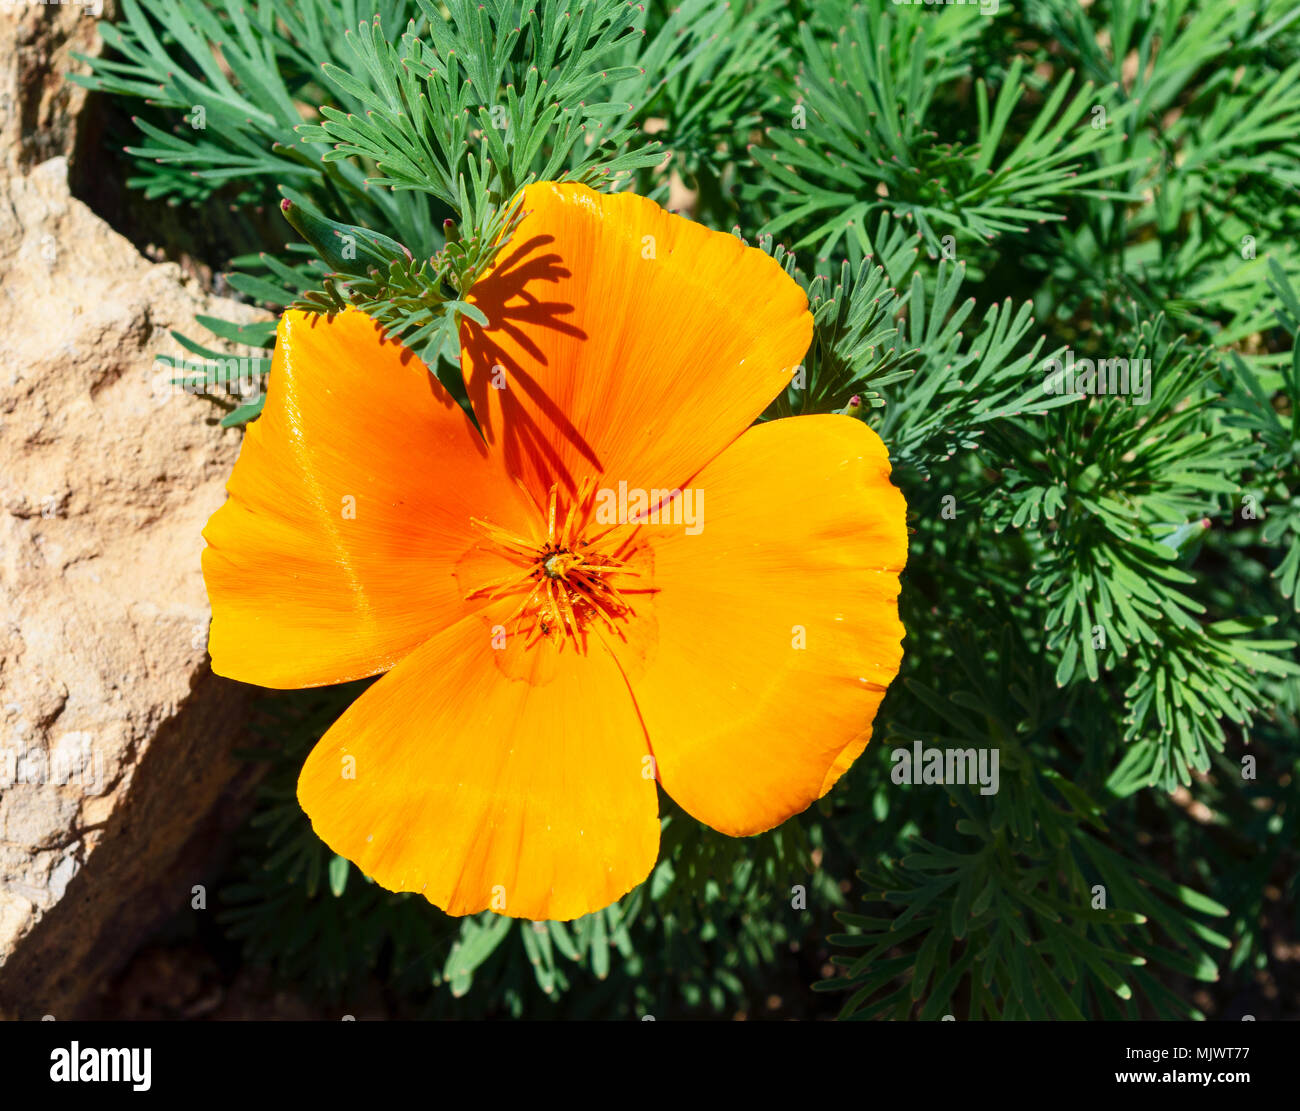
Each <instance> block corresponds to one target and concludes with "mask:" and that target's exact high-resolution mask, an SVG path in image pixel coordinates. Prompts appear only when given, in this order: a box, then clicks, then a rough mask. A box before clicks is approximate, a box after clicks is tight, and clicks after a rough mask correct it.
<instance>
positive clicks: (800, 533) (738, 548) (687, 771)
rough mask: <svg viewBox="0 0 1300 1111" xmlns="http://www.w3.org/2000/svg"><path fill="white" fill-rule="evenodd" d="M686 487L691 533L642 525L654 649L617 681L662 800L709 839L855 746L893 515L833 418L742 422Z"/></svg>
mask: <svg viewBox="0 0 1300 1111" xmlns="http://www.w3.org/2000/svg"><path fill="white" fill-rule="evenodd" d="M688 489H689V490H690V491H696V492H698V493H697V494H696V496H697V497H699V496H701V495H702V501H699V502H697V508H698V509H700V510H701V511H702V512H701V524H702V528H701V529H700V531H699V533H698V535H689V534H687V533H686V532H685V530H684V529H682V528H681V527H680V526H676V527H674V526H668V525H659V526H652V527H653V528H654V539H653V540H652V541H651V543H652V547H653V550H654V568H655V574H654V585H655V588H656V594H655V596H654V603H653V618H654V620H655V621H656V622H657V625H658V644H657V647H656V648H655V649H654V651H653V654H652V656H651V657H650V658H648V659H644V658H639V657H638V658H637V659H635V660H634V661H632V662H631V663H630V664H628V665H626V666H625V671H626V672H627V674H628V675H629V681H630V685H631V687H632V691H633V694H634V695H635V697H636V700H637V706H638V708H639V710H640V712H641V717H642V720H643V721H644V722H645V726H646V731H647V733H648V734H649V737H650V744H651V748H652V750H653V752H654V756H655V760H656V763H657V765H658V772H659V779H660V782H661V783H662V784H663V787H664V789H665V790H666V791H667V792H668V793H669V794H670V795H672V797H673V798H674V799H676V800H677V802H678V803H680V804H681V806H682V807H683V808H684V809H685V810H686V811H688V812H689V813H691V814H693V815H694V816H695V817H696V818H698V819H699V820H700V821H702V822H705V823H706V824H708V825H710V826H712V827H713V828H714V829H717V830H720V831H721V832H723V833H727V834H731V835H733V836H741V835H746V834H751V833H758V832H761V831H762V830H765V829H770V828H771V827H773V826H775V825H778V824H779V823H781V822H783V821H784V820H785V819H786V818H789V817H790V816H791V815H793V814H797V813H798V812H799V811H801V810H803V809H804V808H806V807H807V806H808V805H809V804H810V803H812V802H813V801H815V800H816V799H817V798H819V797H820V796H821V795H822V794H824V793H825V791H826V790H829V788H830V786H831V784H832V783H834V781H835V779H837V778H838V777H839V776H840V775H841V774H842V773H843V772H844V771H845V770H846V769H847V767H848V765H849V764H850V763H852V761H853V760H854V759H855V758H856V757H857V756H858V755H859V754H860V753H861V751H862V749H863V747H864V746H865V745H866V743H867V740H868V738H869V737H870V735H871V722H872V718H873V717H874V716H875V713H876V709H877V707H878V706H879V705H880V702H881V699H882V698H883V697H884V692H885V688H886V687H887V686H888V684H889V682H890V680H891V679H893V677H894V675H895V674H896V673H897V671H898V667H899V662H900V660H901V658H902V648H901V645H900V641H901V639H902V637H903V626H902V624H901V623H900V622H899V619H898V607H897V596H898V591H899V579H898V576H899V572H900V571H901V570H902V567H903V564H904V562H905V560H906V558H907V535H906V525H905V514H906V506H905V504H904V502H903V496H902V495H901V494H900V493H899V492H898V490H896V489H895V488H894V486H893V485H891V483H890V481H889V457H888V453H887V452H886V450H885V447H884V445H883V444H882V443H881V442H880V438H879V437H878V436H877V435H876V434H875V433H874V432H872V431H871V430H870V429H869V428H868V427H867V426H866V425H865V424H863V423H862V422H861V421H857V420H853V419H852V418H849V417H843V416H815V417H812V416H810V417H795V418H792V419H789V420H779V421H772V422H770V423H766V424H761V425H758V426H757V427H755V428H752V429H750V430H749V431H748V432H746V433H745V434H744V435H743V436H741V437H740V439H738V440H737V441H736V442H735V443H734V444H733V445H732V446H731V447H730V448H728V449H727V450H726V451H725V452H723V453H722V454H721V455H720V456H718V458H717V459H715V460H714V461H713V462H712V463H710V464H709V466H707V467H706V468H705V469H704V470H703V471H702V472H701V473H700V474H699V475H697V476H696V477H695V478H694V479H693V480H692V481H691V482H690V483H689V487H688ZM638 618H640V615H638ZM631 648H632V645H631V642H629V644H626V645H624V644H620V645H618V646H617V647H616V648H615V652H616V654H619V656H620V659H623V657H624V655H625V654H627V653H629V652H630V651H631Z"/></svg>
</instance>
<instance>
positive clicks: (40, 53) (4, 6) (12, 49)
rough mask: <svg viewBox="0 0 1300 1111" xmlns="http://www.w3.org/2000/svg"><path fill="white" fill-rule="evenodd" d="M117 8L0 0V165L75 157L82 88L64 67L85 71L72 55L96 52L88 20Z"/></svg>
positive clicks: (109, 2) (95, 1)
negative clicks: (58, 157) (70, 78)
mask: <svg viewBox="0 0 1300 1111" xmlns="http://www.w3.org/2000/svg"><path fill="white" fill-rule="evenodd" d="M117 9H118V0H80V2H78V0H64V2H62V3H58V2H49V3H41V2H37V0H17V2H12V0H8V2H6V0H0V168H4V169H8V170H10V171H15V170H25V169H27V168H29V167H31V166H33V165H36V164H37V163H40V162H44V161H45V160H47V159H49V158H54V157H57V156H58V155H63V156H65V157H67V158H72V157H75V155H76V154H77V149H78V134H77V121H78V120H79V118H80V116H81V114H82V110H83V108H84V107H85V105H86V98H87V95H88V94H87V91H86V90H85V89H83V88H81V87H80V86H78V85H73V84H70V83H69V82H67V81H65V80H64V79H63V78H64V74H66V73H86V72H88V70H89V67H88V66H86V65H85V63H83V62H78V61H77V60H76V59H75V58H73V57H72V55H73V54H74V53H77V54H84V55H86V56H88V57H98V56H99V54H100V53H101V52H102V50H103V43H102V42H101V40H100V38H99V34H98V33H97V31H96V30H95V25H96V19H97V17H98V16H100V15H101V14H102V16H103V17H104V18H105V19H112V18H114V17H115V15H116V13H117Z"/></svg>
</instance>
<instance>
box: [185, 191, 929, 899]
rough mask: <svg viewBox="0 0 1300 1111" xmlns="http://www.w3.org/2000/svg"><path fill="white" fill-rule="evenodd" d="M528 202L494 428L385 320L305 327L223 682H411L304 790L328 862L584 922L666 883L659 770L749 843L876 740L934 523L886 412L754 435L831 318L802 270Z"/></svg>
mask: <svg viewBox="0 0 1300 1111" xmlns="http://www.w3.org/2000/svg"><path fill="white" fill-rule="evenodd" d="M524 208H525V210H526V215H525V217H524V219H523V221H522V223H521V224H520V226H519V228H518V230H517V231H516V233H515V235H514V237H513V239H512V240H511V242H510V243H509V244H508V245H507V246H506V247H505V248H504V249H503V250H502V251H501V253H500V255H499V256H498V258H497V260H496V262H495V264H494V265H493V267H492V269H491V271H490V272H489V273H487V274H486V275H485V276H484V277H483V278H482V280H481V281H479V282H478V284H477V285H476V286H475V287H474V289H473V291H472V294H471V296H470V298H469V299H470V300H471V301H472V302H473V304H475V305H476V306H477V307H478V309H479V310H480V311H481V312H482V313H483V314H484V315H485V317H486V319H487V321H488V323H487V325H486V327H480V326H479V325H478V324H476V323H473V322H470V321H466V322H465V323H464V324H463V327H462V332H461V340H462V348H463V350H462V360H461V362H462V370H463V373H464V378H465V384H466V387H467V389H468V394H469V398H470V401H471V404H472V406H473V410H474V414H475V416H476V418H477V425H478V427H476V426H475V422H474V421H471V420H470V419H469V418H468V417H467V416H466V414H465V412H464V410H463V409H462V408H461V407H460V406H459V405H458V404H457V402H456V401H455V400H454V399H453V398H452V397H451V396H450V395H449V394H448V393H447V392H446V390H445V389H444V388H443V387H442V386H441V385H440V383H439V382H438V380H437V379H436V378H435V377H434V376H433V375H432V374H430V373H429V372H428V370H427V369H426V367H425V366H424V364H423V363H422V362H421V361H420V360H419V359H417V358H416V357H415V356H414V355H413V354H412V353H411V352H410V351H408V350H406V349H405V348H404V347H402V346H401V345H400V344H398V343H395V342H393V341H391V340H388V339H386V338H385V337H384V336H383V334H382V332H381V330H380V328H379V326H378V325H377V324H376V323H375V322H374V321H373V320H371V319H370V318H369V317H367V316H365V315H364V314H362V313H360V312H357V311H354V310H349V311H346V312H342V313H339V314H338V315H336V316H333V317H324V316H312V315H308V314H304V313H301V312H287V313H285V315H284V316H283V318H282V319H281V321H280V328H279V336H278V341H277V344H276V348H275V355H274V359H273V363H272V369H271V375H270V380H269V384H268V392H267V399H266V407H265V409H264V411H263V413H262V415H261V417H260V418H259V419H258V420H257V421H256V422H255V423H254V424H252V425H251V426H250V427H249V429H248V433H247V435H246V437H245V440H244V444H243V449H242V452H241V454H240V457H239V461H238V463H237V464H236V466H235V469H234V473H233V475H232V476H231V479H230V483H229V494H230V497H229V500H228V501H227V502H226V504H225V505H224V506H223V507H222V508H221V509H219V510H218V511H217V512H216V513H215V514H214V515H213V517H212V519H211V521H209V523H208V526H207V528H206V530H205V531H204V537H205V538H206V540H207V542H208V547H207V549H206V550H205V551H204V553H203V572H204V577H205V580H206V582H207V588H208V596H209V598H210V599H211V602H212V612H213V621H212V631H211V640H210V649H211V653H212V666H213V669H214V670H215V671H216V672H217V673H218V674H221V675H225V676H228V677H230V678H233V679H239V680H242V681H244V682H249V683H257V684H260V685H263V686H269V687H310V686H317V685H320V684H325V683H339V682H343V681H346V680H351V679H357V678H360V677H362V676H368V675H375V674H378V673H380V672H388V674H387V675H385V676H384V677H383V678H382V679H380V680H379V681H377V682H376V683H374V684H373V685H372V686H371V687H370V688H369V689H368V690H367V691H366V692H365V693H364V694H363V695H361V697H360V698H358V699H357V701H356V702H355V703H354V704H353V705H352V706H351V707H350V708H349V709H348V710H347V712H346V713H344V715H343V716H342V717H341V718H340V719H339V720H338V722H337V723H336V724H335V725H334V726H333V727H332V728H331V729H330V730H329V732H327V733H326V734H325V736H324V738H322V740H321V741H320V742H319V743H318V744H317V746H316V747H315V749H314V750H313V751H312V753H311V755H310V756H309V757H308V759H307V762H306V765H305V766H304V767H303V770H302V775H301V777H300V779H299V781H298V798H299V801H300V802H301V804H302V806H303V809H304V810H305V811H306V812H307V814H308V815H309V816H310V817H311V820H312V825H313V827H314V828H315V830H316V832H317V833H318V834H319V835H320V837H321V838H322V840H324V841H325V843H326V844H327V845H329V846H330V847H331V848H332V849H333V850H334V851H336V852H338V853H340V854H342V855H343V856H345V857H347V858H348V859H349V860H351V861H353V862H354V863H355V864H356V865H357V866H358V867H359V868H360V869H361V870H362V871H363V872H365V873H366V874H367V875H369V876H371V877H372V878H373V879H374V880H376V881H377V882H378V883H380V884H382V885H383V886H384V887H386V888H389V889H391V890H394V891H416V892H420V893H422V894H423V895H424V896H425V897H426V898H428V899H429V901H430V902H433V903H435V904H436V905H437V906H439V907H442V908H443V909H444V910H446V911H448V912H449V913H451V914H469V913H473V912H477V911H481V910H484V909H491V910H495V911H498V912H500V913H503V914H507V915H511V916H514V917H520V918H531V919H569V918H574V917H577V916H579V915H582V914H587V913H589V912H591V911H594V910H597V909H599V908H601V907H603V906H606V905H607V904H609V903H611V902H613V901H614V900H616V899H617V898H619V897H620V896H621V895H623V894H625V893H626V892H628V891H629V890H631V889H632V888H633V887H635V886H636V885H637V884H639V883H641V882H642V881H643V880H644V879H645V878H646V876H647V875H648V874H649V873H650V870H651V868H652V867H653V866H654V862H655V859H656V856H657V853H658V845H659V818H658V800H657V794H656V786H655V784H656V780H657V781H658V782H659V783H660V784H662V786H663V788H664V790H665V791H667V792H668V794H670V795H671V796H672V797H673V798H674V799H675V800H676V801H677V802H678V803H679V804H680V805H681V806H682V808H683V809H684V810H686V811H687V812H688V813H690V814H692V815H693V816H694V817H696V818H698V819H699V820H700V821H702V822H704V823H706V824H708V825H710V826H712V827H713V828H714V829H717V830H720V831H722V832H723V833H727V834H730V835H732V836H743V835H746V834H753V833H759V832H761V831H763V830H766V829H770V828H772V827H773V826H776V825H778V824H779V823H781V822H783V821H785V819H787V818H789V817H790V816H792V815H794V814H797V813H799V812H800V811H801V810H803V809H805V808H806V807H807V806H808V805H809V804H810V803H812V802H813V801H815V800H816V799H818V798H820V797H821V796H822V795H824V794H825V793H826V792H827V791H828V790H829V789H830V787H831V785H832V784H833V783H834V782H835V781H836V780H837V779H838V778H839V777H840V775H842V774H843V772H844V771H845V770H846V769H847V768H848V767H849V765H850V764H851V763H852V762H853V760H854V759H856V758H857V756H858V755H859V754H860V753H861V752H862V750H863V748H864V746H865V745H866V743H867V740H868V738H869V737H870V734H871V721H872V718H873V717H874V715H875V712H876V709H877V707H878V706H879V704H880V701H881V699H882V697H883V696H884V692H885V688H886V686H887V685H888V684H889V682H890V680H891V679H892V678H893V677H894V675H895V674H896V672H897V670H898V666H899V662H900V659H901V654H902V650H901V646H900V641H901V639H902V636H903V628H902V625H901V624H900V623H899V620H898V613H897V595H898V591H899V580H898V576H899V572H900V571H901V569H902V567H903V563H904V560H905V558H906V547H907V541H906V533H905V527H904V515H905V506H904V503H903V498H902V495H901V494H899V492H898V491H897V490H896V489H895V488H894V487H893V486H892V485H891V484H890V481H889V459H888V454H887V452H886V450H885V447H884V445H883V444H882V443H881V441H880V438H879V437H878V436H877V435H876V434H875V433H874V432H872V431H871V430H870V429H869V428H868V427H867V426H866V425H865V424H863V423H862V422H860V421H857V420H854V419H852V418H850V417H846V416H839V415H825V416H805V417H795V418H791V419H786V420H775V421H770V422H766V423H762V424H758V425H754V424H753V422H754V421H755V419H756V418H757V417H758V416H759V414H761V413H762V411H763V410H764V408H766V406H767V404H768V403H769V402H770V401H771V399H772V398H773V397H774V396H776V394H777V393H778V392H779V391H780V390H782V389H784V388H786V386H787V385H789V383H790V380H791V374H792V371H793V370H794V368H795V366H796V364H797V363H798V362H799V360H800V359H801V358H802V357H803V354H804V352H805V351H806V350H807V348H808V345H809V342H810V338H811V334H812V319H811V317H810V314H809V312H808V305H807V300H806V298H805V297H804V294H803V292H802V291H801V290H800V288H799V286H798V284H797V283H796V282H794V281H793V280H792V279H791V278H790V277H789V276H788V275H787V274H786V273H785V272H784V271H783V270H782V268H781V267H780V266H779V265H778V264H777V263H776V262H774V261H773V260H772V259H771V258H769V257H768V256H767V255H765V254H763V253H762V252H761V251H758V250H755V249H753V248H749V247H745V246H744V245H743V244H742V243H740V241H739V240H737V239H735V238H734V237H732V236H730V235H725V234H721V233H718V232H713V231H709V230H707V229H705V228H704V227H702V226H700V225H698V224H695V223H692V222H690V221H688V220H685V219H682V218H680V217H677V216H674V215H671V214H669V213H667V212H665V211H663V210H662V209H661V208H659V207H658V206H657V205H655V204H654V203H652V202H650V201H648V200H646V199H644V198H642V197H638V196H635V195H632V194H628V193H619V194H614V195H603V194H599V193H595V192H593V191H592V190H590V189H588V188H586V187H585V186H581V185H574V184H555V183H550V182H544V183H540V184H537V185H533V186H530V187H528V189H527V190H526V194H525V199H524ZM751 426H752V427H751Z"/></svg>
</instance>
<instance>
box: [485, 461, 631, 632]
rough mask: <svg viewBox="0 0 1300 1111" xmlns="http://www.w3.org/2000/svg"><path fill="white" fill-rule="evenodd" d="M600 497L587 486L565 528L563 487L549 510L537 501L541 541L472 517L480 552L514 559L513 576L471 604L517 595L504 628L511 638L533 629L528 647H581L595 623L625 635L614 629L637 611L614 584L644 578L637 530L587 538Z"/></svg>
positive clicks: (591, 482)
mask: <svg viewBox="0 0 1300 1111" xmlns="http://www.w3.org/2000/svg"><path fill="white" fill-rule="evenodd" d="M521 486H522V484H521ZM595 490H596V481H595V479H593V478H587V479H584V480H583V482H582V483H581V484H580V485H579V487H578V492H577V495H576V496H575V497H574V498H573V499H572V500H571V501H570V502H569V505H568V507H567V509H566V511H565V512H564V514H563V518H564V519H563V522H561V520H560V517H561V513H560V508H561V507H560V493H559V487H558V485H553V486H552V487H551V491H550V497H549V499H548V502H547V507H546V509H545V510H544V511H543V510H542V508H541V507H540V506H538V505H537V504H536V502H533V505H534V508H536V509H537V511H538V513H539V515H540V517H541V519H542V522H543V524H544V528H545V538H544V539H542V540H537V539H529V538H526V537H520V536H515V535H514V534H512V533H510V532H508V531H507V530H505V529H503V528H501V527H500V526H498V525H494V524H491V523H490V522H488V521H481V520H479V519H478V518H472V519H471V523H472V524H473V526H474V528H475V529H476V530H477V531H478V532H479V533H481V534H482V535H483V537H484V538H485V541H486V543H485V544H481V545H479V547H481V548H487V549H488V550H490V551H492V552H495V553H496V554H497V555H499V556H502V557H503V558H505V559H507V560H509V561H510V562H511V563H513V564H514V565H515V569H514V570H513V571H512V572H511V573H509V574H507V575H504V576H502V577H501V578H498V579H493V580H492V581H491V582H487V583H484V584H483V585H482V586H480V587H477V588H476V589H474V590H471V591H470V592H469V593H468V594H466V595H465V597H466V599H471V598H487V599H489V600H495V599H498V598H508V597H514V596H517V597H518V598H519V604H518V605H517V606H516V607H515V610H514V612H513V613H511V615H510V616H509V617H508V618H506V621H505V624H506V626H507V627H509V626H511V625H512V624H513V629H512V630H511V631H513V632H517V631H519V630H521V629H526V630H528V639H527V641H526V643H527V644H531V643H532V642H533V641H534V640H536V639H537V638H539V637H547V638H549V639H550V640H552V641H553V642H556V643H557V644H559V645H561V646H562V645H563V644H564V643H565V642H566V641H567V642H569V643H572V644H573V645H575V646H576V647H582V646H583V645H584V644H585V641H586V631H587V629H588V627H589V626H590V625H591V624H592V623H593V622H600V623H602V624H603V625H604V626H605V627H606V628H608V629H609V630H610V631H611V632H613V633H615V634H616V635H619V636H621V635H622V634H621V632H620V630H619V628H618V626H617V625H616V622H618V621H622V620H625V619H626V618H627V617H628V616H630V615H631V613H632V607H631V606H630V605H629V603H628V601H627V599H626V598H625V597H624V596H623V595H622V594H621V593H620V592H619V589H618V587H617V586H616V585H615V583H614V581H613V580H615V579H616V578H618V577H619V576H628V575H639V574H640V572H639V571H638V570H636V569H634V568H633V567H631V566H630V564H629V562H628V556H629V555H630V554H631V553H630V552H629V551H628V550H627V549H628V547H629V543H630V541H631V536H632V533H633V532H634V531H635V526H629V525H612V526H608V527H605V528H602V529H600V530H599V531H597V532H589V531H588V528H587V526H588V523H589V522H590V518H591V508H592V495H593V494H594V492H595ZM525 492H527V491H526V490H525ZM529 500H530V501H532V498H531V495H530V497H529Z"/></svg>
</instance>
